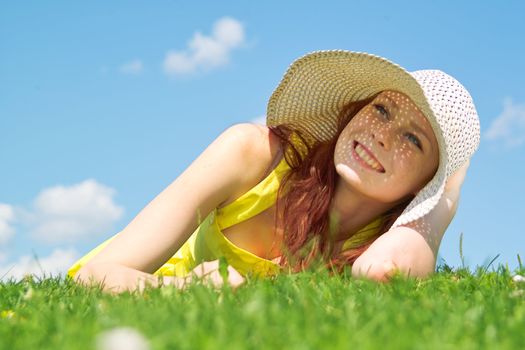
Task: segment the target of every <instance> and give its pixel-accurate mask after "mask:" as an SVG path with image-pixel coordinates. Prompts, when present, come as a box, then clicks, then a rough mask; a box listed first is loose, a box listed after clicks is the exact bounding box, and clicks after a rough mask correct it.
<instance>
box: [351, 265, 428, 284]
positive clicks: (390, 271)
mask: <svg viewBox="0 0 525 350" xmlns="http://www.w3.org/2000/svg"><path fill="white" fill-rule="evenodd" d="M432 273H433V270H430V269H411V268H406V269H405V268H402V267H399V266H398V265H396V264H395V263H394V262H393V261H384V262H383V263H375V264H368V265H367V266H365V265H364V264H358V265H356V264H354V265H353V266H352V276H353V277H355V278H365V279H369V280H372V281H376V282H388V281H390V279H391V278H392V277H393V276H396V275H398V276H402V277H405V278H426V277H429V276H430V275H431V274H432Z"/></svg>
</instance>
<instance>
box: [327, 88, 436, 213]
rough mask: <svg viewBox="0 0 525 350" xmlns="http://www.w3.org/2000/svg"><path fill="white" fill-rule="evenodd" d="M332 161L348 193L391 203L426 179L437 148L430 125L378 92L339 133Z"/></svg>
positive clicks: (403, 100) (400, 98)
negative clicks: (348, 190)
mask: <svg viewBox="0 0 525 350" xmlns="http://www.w3.org/2000/svg"><path fill="white" fill-rule="evenodd" d="M334 162H335V166H336V171H337V173H338V174H339V176H340V177H341V180H342V181H344V183H345V184H346V185H347V186H349V187H350V188H352V189H353V190H354V191H359V192H360V193H362V194H363V195H365V196H367V197H369V198H372V199H375V200H377V201H379V202H383V203H393V204H397V203H399V202H401V201H403V200H404V199H405V198H406V197H407V196H408V195H411V194H414V195H415V194H416V193H417V192H418V191H419V190H420V189H421V188H423V186H424V185H425V184H426V183H427V182H428V181H430V180H431V179H432V177H433V176H434V174H435V172H436V170H437V167H438V162H439V149H438V144H437V140H436V137H435V135H434V132H433V131H432V127H431V126H430V123H429V122H428V120H427V119H426V117H425V116H424V115H423V113H422V112H421V111H420V110H419V109H418V108H417V107H416V105H415V104H414V103H413V102H412V101H411V100H410V98H409V97H408V96H406V95H405V94H403V93H401V92H397V91H383V92H381V93H380V94H379V95H378V96H377V97H376V98H375V99H374V100H373V101H372V102H371V103H369V104H368V105H366V106H365V107H363V108H362V109H361V110H360V111H359V112H358V113H357V114H356V115H355V116H354V117H353V119H352V120H351V121H350V122H349V123H348V124H347V125H346V127H345V128H344V130H343V131H342V132H341V135H340V136H339V138H338V140H337V143H336V146H335V152H334Z"/></svg>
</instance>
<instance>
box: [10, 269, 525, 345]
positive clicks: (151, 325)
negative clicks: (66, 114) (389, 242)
mask: <svg viewBox="0 0 525 350" xmlns="http://www.w3.org/2000/svg"><path fill="white" fill-rule="evenodd" d="M516 274H521V275H524V274H525V268H521V269H518V270H516V271H512V272H511V271H510V270H509V269H508V268H506V267H503V266H502V265H500V266H498V267H497V268H492V270H491V271H486V269H484V268H480V267H478V268H476V270H475V271H470V270H468V269H456V270H453V269H451V268H449V267H447V266H445V267H442V266H441V267H439V268H438V272H437V273H436V274H434V275H433V276H432V277H431V278H428V279H426V280H415V279H409V280H405V279H403V278H401V277H395V278H394V279H393V280H392V281H391V282H390V283H388V284H380V283H374V282H371V281H366V280H357V279H352V278H351V277H350V276H348V275H342V276H336V277H331V276H329V275H328V274H327V273H323V272H304V273H300V274H294V275H281V276H278V277H277V278H275V279H274V280H248V281H247V283H246V284H244V285H242V286H241V287H239V288H238V289H236V290H232V289H231V288H230V287H222V288H220V289H214V288H212V287H208V286H205V285H202V284H197V283H196V284H193V285H191V286H190V287H189V288H188V289H187V290H185V291H180V290H176V289H174V288H173V287H163V288H158V289H153V288H151V289H147V290H146V291H145V292H144V294H142V295H140V294H132V293H124V294H121V295H117V296H113V295H109V294H104V293H102V292H100V290H98V289H97V288H89V289H88V288H82V287H80V286H78V285H76V284H74V283H73V282H72V281H71V280H69V279H63V278H59V277H53V278H46V279H41V280H36V279H33V278H26V279H25V280H23V281H19V282H14V281H7V282H2V283H0V348H1V349H10V350H12V349H96V344H97V343H96V342H97V339H98V340H100V339H101V337H102V336H101V334H103V333H104V332H105V331H106V332H107V331H110V330H112V329H116V328H119V327H131V328H132V329H133V330H135V331H136V332H138V334H140V335H141V336H143V337H144V338H145V339H147V342H148V343H149V348H150V349H175V348H176V349H254V348H258V349H259V348H260V349H282V348H290V349H525V282H519V281H514V280H513V276H514V275H516Z"/></svg>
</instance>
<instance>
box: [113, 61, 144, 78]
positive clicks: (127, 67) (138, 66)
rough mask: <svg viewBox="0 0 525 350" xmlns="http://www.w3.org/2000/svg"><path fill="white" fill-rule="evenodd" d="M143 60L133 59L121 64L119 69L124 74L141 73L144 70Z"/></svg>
mask: <svg viewBox="0 0 525 350" xmlns="http://www.w3.org/2000/svg"><path fill="white" fill-rule="evenodd" d="M143 68H144V67H143V65H142V61H141V60H138V59H136V60H133V61H131V62H127V63H125V64H123V65H121V66H120V68H119V70H120V71H121V72H122V73H124V74H139V73H140V72H142V70H143Z"/></svg>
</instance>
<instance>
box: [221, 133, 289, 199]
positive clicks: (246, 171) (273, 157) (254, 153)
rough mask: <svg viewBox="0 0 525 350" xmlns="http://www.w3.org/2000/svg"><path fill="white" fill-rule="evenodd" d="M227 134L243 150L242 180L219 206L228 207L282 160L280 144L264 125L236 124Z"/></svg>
mask: <svg viewBox="0 0 525 350" xmlns="http://www.w3.org/2000/svg"><path fill="white" fill-rule="evenodd" d="M227 132H228V133H229V134H230V135H231V137H233V138H234V139H235V140H236V141H237V142H238V143H239V147H242V149H243V158H244V161H243V164H242V166H241V168H240V169H239V171H240V172H242V174H243V176H242V180H241V181H240V183H239V186H238V188H237V189H236V191H235V192H234V193H232V194H231V196H229V198H228V200H227V201H225V202H224V203H222V205H221V206H224V205H228V204H229V203H231V202H233V201H234V200H235V199H236V198H238V197H240V196H241V195H242V194H244V193H245V192H246V191H248V190H249V189H251V188H252V187H254V186H255V185H257V184H258V183H259V182H260V181H261V180H262V179H264V178H265V177H266V176H267V175H268V174H269V173H270V172H271V171H272V169H273V168H274V167H275V166H276V165H277V163H278V161H279V160H280V159H281V158H282V152H281V144H280V141H279V138H278V137H277V136H275V135H274V134H273V133H272V132H271V131H270V129H269V128H268V127H267V126H266V125H260V124H252V123H238V124H235V125H232V126H231V127H229V128H228V130H227Z"/></svg>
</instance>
